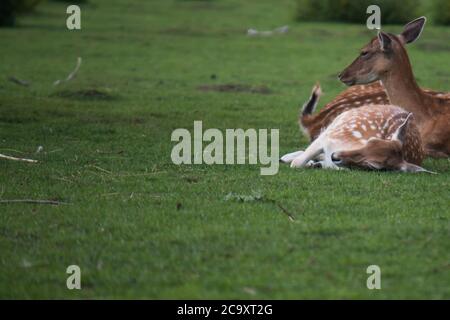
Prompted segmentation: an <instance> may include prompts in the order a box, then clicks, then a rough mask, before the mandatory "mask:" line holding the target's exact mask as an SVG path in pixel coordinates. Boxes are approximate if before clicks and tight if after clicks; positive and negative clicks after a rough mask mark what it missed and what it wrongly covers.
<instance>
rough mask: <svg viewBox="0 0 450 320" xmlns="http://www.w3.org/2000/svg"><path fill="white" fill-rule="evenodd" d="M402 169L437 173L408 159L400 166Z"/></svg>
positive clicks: (404, 170)
mask: <svg viewBox="0 0 450 320" xmlns="http://www.w3.org/2000/svg"><path fill="white" fill-rule="evenodd" d="M400 171H403V172H412V173H418V172H425V173H430V174H437V173H436V172H433V171H429V170H427V169H424V168H422V167H421V166H418V165H415V164H412V163H409V162H406V161H405V162H404V163H403V164H402V166H401V167H400Z"/></svg>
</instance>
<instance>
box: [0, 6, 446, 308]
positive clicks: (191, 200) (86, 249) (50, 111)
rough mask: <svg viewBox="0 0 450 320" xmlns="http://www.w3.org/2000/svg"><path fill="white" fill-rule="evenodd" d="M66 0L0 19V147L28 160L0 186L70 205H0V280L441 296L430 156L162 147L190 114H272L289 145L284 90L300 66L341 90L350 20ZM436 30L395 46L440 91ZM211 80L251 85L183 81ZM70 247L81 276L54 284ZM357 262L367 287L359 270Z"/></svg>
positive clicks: (250, 117)
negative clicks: (217, 152)
mask: <svg viewBox="0 0 450 320" xmlns="http://www.w3.org/2000/svg"><path fill="white" fill-rule="evenodd" d="M91 3H94V1H91ZM65 9H66V8H65V6H64V5H63V4H61V3H54V2H46V3H44V4H43V5H41V6H40V7H39V8H38V10H37V12H36V13H35V14H33V15H29V16H25V17H23V18H22V19H21V20H20V22H21V23H20V26H19V27H17V28H11V29H0V39H1V40H0V43H1V49H0V61H1V63H0V74H1V75H2V76H1V78H0V153H4V154H9V155H14V156H22V157H30V158H34V159H37V160H39V163H38V164H26V163H22V162H15V161H6V160H0V199H3V200H5V199H53V200H59V201H64V202H68V203H69V204H67V205H59V206H49V205H35V204H17V203H16V204H0V298H210V299H215V298H240V299H241V298H242V299H247V298H248V299H260V298H262V299H266V298H276V299H278V298H287V299H300V298H326V299H334V298H359V299H380V298H387V299H396V298H433V299H434V298H446V299H449V298H450V286H449V284H450V277H449V271H450V270H449V260H450V255H449V253H450V241H449V234H450V232H449V231H450V228H449V218H450V192H449V190H450V180H449V178H450V162H449V161H448V160H427V161H426V162H425V163H424V167H426V168H427V169H429V170H433V171H436V172H438V173H439V174H438V175H426V174H399V173H388V172H361V171H345V172H331V171H321V170H292V169H290V168H289V167H286V166H281V167H280V171H279V173H278V174H277V175H275V176H261V175H260V167H259V166H258V165H234V166H231V165H213V166H207V165H182V166H176V165H174V164H172V162H171V159H170V153H171V150H172V147H173V146H174V145H175V143H174V142H171V141H170V136H171V133H172V131H173V130H174V129H175V128H188V129H190V130H192V128H193V122H194V120H202V121H203V127H204V128H219V129H221V130H224V129H226V128H244V129H246V128H279V129H280V154H283V153H286V152H291V151H294V150H296V149H298V148H299V147H302V148H303V147H304V146H305V145H306V144H307V140H306V139H305V137H303V136H302V135H301V134H300V133H299V130H298V126H297V121H296V117H297V113H298V106H299V104H300V103H301V102H303V101H304V100H305V99H306V98H307V96H308V94H309V92H310V90H311V87H312V85H313V84H314V82H315V81H316V80H320V81H321V84H322V87H323V88H324V90H325V95H324V97H323V98H322V101H327V100H331V99H332V98H333V96H334V95H336V94H337V93H338V92H340V91H342V90H343V89H344V86H343V85H342V84H340V83H339V82H338V81H337V80H336V74H337V73H338V72H339V71H341V70H342V69H343V68H344V67H345V66H346V65H347V64H348V63H350V61H351V60H353V58H354V57H355V56H356V53H357V50H358V49H359V48H360V47H362V46H363V45H364V44H365V43H366V42H367V41H368V40H369V39H370V37H371V36H372V34H373V33H372V32H370V31H368V30H367V29H366V28H365V26H363V25H346V24H325V23H320V24H315V23H307V24H305V23H297V22H294V20H293V16H294V13H295V4H294V2H293V1H276V2H275V1H267V0H264V1H261V0H258V1H256V0H255V1H238V0H233V1H231V0H230V1H219V0H217V1H138V0H132V1H118V0H116V1H106V0H102V1H95V5H94V4H90V5H83V6H82V30H81V31H68V30H67V29H66V27H65V19H66V17H67V15H66V13H65ZM286 24H288V25H290V30H289V32H288V33H286V34H283V35H277V36H273V37H247V36H246V30H247V28H250V27H254V28H257V29H260V30H267V29H272V28H275V27H279V26H282V25H286ZM385 29H386V30H389V31H395V32H398V31H400V30H401V26H385ZM449 39H450V28H448V27H447V28H445V27H436V26H432V25H429V26H427V27H426V30H425V31H424V33H423V35H422V37H421V39H419V41H418V42H417V43H415V44H413V45H412V46H411V47H410V48H409V53H410V57H411V60H412V63H413V66H414V70H415V74H416V77H417V78H418V80H419V82H420V85H422V86H425V87H430V88H433V89H436V90H445V91H449V90H450V82H449V76H450V65H449V60H448V57H449V52H450V46H449ZM78 56H80V57H82V58H83V65H82V66H81V69H80V71H79V73H78V75H77V78H76V79H75V80H73V81H71V82H68V83H64V84H61V85H60V86H57V87H54V86H53V85H52V83H53V82H54V81H55V80H57V79H61V78H63V77H65V76H66V75H67V74H68V73H69V72H70V71H71V70H72V69H73V68H74V66H75V62H76V58H77V57H78ZM11 76H12V77H16V78H19V79H24V80H27V81H29V82H30V83H31V85H30V86H29V87H24V86H20V85H17V84H15V83H13V82H11V81H8V77H11ZM219 84H239V85H243V86H252V87H256V88H260V87H263V88H267V89H268V90H269V93H267V94H261V93H251V92H232V91H231V92H214V91H204V90H200V89H199V86H205V85H219ZM38 146H42V147H43V151H42V152H40V153H35V152H36V149H37V148H38ZM230 193H233V194H236V195H241V196H249V195H252V194H256V193H257V194H260V195H261V196H262V200H258V198H254V201H245V202H240V201H237V200H233V199H228V198H229V197H227V195H228V194H230ZM250 200H251V199H250ZM278 205H281V206H282V207H283V208H285V209H286V210H288V211H289V212H291V213H292V215H294V216H295V221H291V220H290V219H288V217H287V215H286V214H285V213H284V212H283V211H282V210H281V209H280V208H279V207H278ZM72 264H76V265H79V266H80V268H81V272H82V280H81V285H82V290H68V289H67V288H66V278H67V277H68V275H67V274H66V268H67V266H69V265H72ZM372 264H375V265H379V266H380V268H381V272H382V275H381V279H382V289H381V290H368V289H367V287H366V279H367V277H368V274H366V268H367V267H368V266H369V265H372Z"/></svg>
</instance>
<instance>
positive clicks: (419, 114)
mask: <svg viewBox="0 0 450 320" xmlns="http://www.w3.org/2000/svg"><path fill="white" fill-rule="evenodd" d="M381 82H382V83H383V85H384V87H385V89H386V92H387V95H388V97H389V100H390V102H391V103H392V104H394V105H397V106H399V107H402V108H403V109H405V110H407V111H409V112H412V113H413V114H414V116H415V117H416V120H417V121H419V122H421V121H423V120H424V119H426V117H427V115H428V110H427V106H426V101H425V100H426V98H427V97H426V96H425V95H424V93H423V91H422V90H421V89H420V87H419V86H418V84H417V82H416V79H415V78H414V74H413V72H412V68H411V64H410V62H409V59H408V57H407V56H406V55H405V56H404V57H403V59H399V61H397V63H396V64H395V65H394V67H393V68H392V69H391V70H390V71H388V72H387V73H385V74H384V75H383V76H382V77H381Z"/></svg>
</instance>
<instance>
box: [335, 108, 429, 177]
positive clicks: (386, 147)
mask: <svg viewBox="0 0 450 320" xmlns="http://www.w3.org/2000/svg"><path fill="white" fill-rule="evenodd" d="M411 119H412V113H410V114H409V115H408V117H407V118H406V120H405V121H404V122H403V123H402V124H401V125H400V126H399V127H398V129H397V130H396V131H395V133H394V134H393V136H392V138H391V139H390V140H387V139H379V138H370V139H369V140H368V141H367V143H366V144H365V145H364V147H362V148H360V149H356V150H351V151H340V152H335V153H333V154H332V155H331V159H332V161H333V163H334V164H336V165H337V166H339V167H356V168H360V169H375V170H392V171H403V172H430V171H427V170H425V169H424V168H422V167H420V166H418V165H415V164H412V163H409V162H407V161H406V160H405V159H404V154H403V146H404V143H405V140H406V135H407V134H408V125H409V122H410V121H411Z"/></svg>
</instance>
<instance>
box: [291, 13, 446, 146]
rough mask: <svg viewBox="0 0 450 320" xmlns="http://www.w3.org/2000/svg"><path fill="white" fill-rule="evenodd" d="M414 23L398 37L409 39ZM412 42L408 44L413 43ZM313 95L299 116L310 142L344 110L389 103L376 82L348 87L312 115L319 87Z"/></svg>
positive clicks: (443, 95) (437, 93)
mask: <svg viewBox="0 0 450 320" xmlns="http://www.w3.org/2000/svg"><path fill="white" fill-rule="evenodd" d="M420 19H422V18H420ZM423 19H424V18H423ZM415 21H416V20H415ZM415 21H412V22H411V23H408V24H407V25H405V27H404V30H403V32H402V34H401V35H400V36H401V37H403V38H404V39H406V38H410V35H411V27H412V25H411V24H413V22H415ZM419 35H420V32H419V34H417V35H416V38H415V39H417V38H418V37H419ZM415 39H414V40H415ZM414 40H412V41H410V42H413V41H414ZM422 91H423V92H424V93H426V94H428V95H432V96H436V97H445V94H444V93H442V92H437V91H434V90H431V89H422ZM313 93H315V96H316V97H317V98H316V99H315V100H314V99H313V96H314V95H313V94H312V95H311V98H310V100H309V102H307V103H305V105H304V107H303V110H302V113H301V116H300V118H299V124H300V127H301V128H302V129H303V131H304V132H305V133H306V135H307V136H308V137H309V138H310V140H311V141H313V140H314V139H316V138H317V137H318V136H319V134H320V133H321V132H322V131H323V130H324V129H325V128H326V127H327V126H328V125H329V124H330V123H331V122H332V121H333V120H334V119H335V118H336V117H337V116H338V115H339V114H341V113H342V112H344V111H346V110H349V109H353V108H359V107H361V106H362V105H370V104H389V103H391V101H390V100H389V98H388V95H387V94H386V91H385V88H384V86H383V84H382V83H381V81H376V82H372V83H369V84H360V85H354V86H351V87H349V88H348V89H347V90H345V91H343V92H341V93H340V94H339V95H338V96H337V97H336V98H334V99H333V100H332V101H331V102H329V103H327V104H326V105H325V106H324V107H323V108H322V109H321V110H320V112H318V113H317V114H313V112H314V110H315V108H316V106H317V104H318V98H319V96H320V87H318V86H316V87H315V88H314V89H313ZM447 97H448V98H450V94H447Z"/></svg>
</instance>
